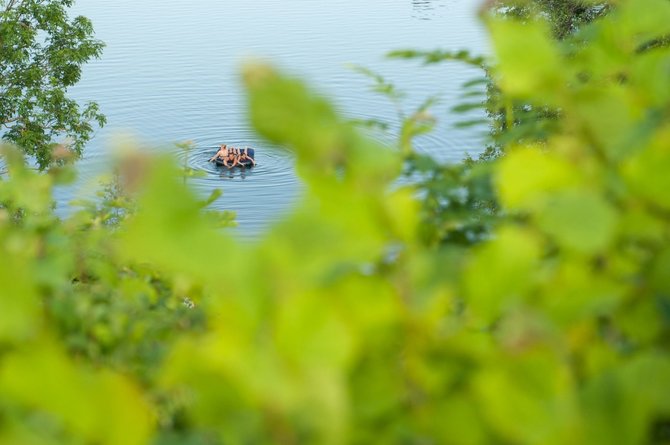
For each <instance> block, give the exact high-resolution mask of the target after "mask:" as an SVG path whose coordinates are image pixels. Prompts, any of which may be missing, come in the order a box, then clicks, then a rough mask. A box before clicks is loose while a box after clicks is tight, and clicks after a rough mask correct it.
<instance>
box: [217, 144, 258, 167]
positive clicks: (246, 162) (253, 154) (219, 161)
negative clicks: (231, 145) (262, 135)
mask: <svg viewBox="0 0 670 445" xmlns="http://www.w3.org/2000/svg"><path fill="white" fill-rule="evenodd" d="M241 151H242V153H244V150H241ZM247 156H249V157H250V158H251V159H253V160H256V152H255V151H254V149H253V148H247ZM214 162H215V163H216V165H220V166H222V167H225V165H224V163H223V159H219V158H216V159H214ZM237 165H239V166H240V167H253V166H254V163H253V162H251V161H250V160H249V159H243V160H241V161H240V162H238V163H237Z"/></svg>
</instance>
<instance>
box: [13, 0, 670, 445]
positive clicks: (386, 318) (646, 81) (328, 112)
mask: <svg viewBox="0 0 670 445" xmlns="http://www.w3.org/2000/svg"><path fill="white" fill-rule="evenodd" d="M485 20H486V23H487V26H488V28H489V30H490V32H491V35H492V39H493V42H494V49H495V54H496V61H495V63H493V64H491V66H490V68H489V69H490V74H491V76H492V77H491V78H492V80H493V82H494V87H495V89H496V90H497V91H498V94H499V95H500V97H499V99H500V101H501V103H503V104H504V103H507V104H508V105H509V106H508V107H506V108H505V110H504V113H503V114H502V116H503V121H504V122H505V123H506V127H502V128H498V129H497V130H498V133H505V134H508V135H510V134H511V136H509V137H506V138H505V137H497V138H496V141H495V143H496V144H498V146H497V148H496V150H497V151H498V152H499V153H501V154H502V155H501V156H499V157H496V156H494V157H492V158H491V159H489V160H486V161H483V162H475V163H468V164H466V165H463V166H448V167H445V166H440V165H437V164H436V163H434V162H433V161H432V160H430V159H427V158H423V157H420V156H418V155H416V154H413V153H412V151H411V144H408V145H403V147H405V149H404V150H403V151H401V152H395V151H392V150H389V149H388V148H387V147H382V146H379V145H378V144H377V143H375V142H373V141H371V140H368V139H366V138H364V137H363V136H361V135H360V134H359V133H358V132H357V130H356V129H355V128H354V127H353V126H352V125H351V124H350V123H348V122H346V121H345V120H344V119H343V118H341V117H340V116H338V115H336V113H335V112H334V111H333V108H332V107H331V105H330V104H329V102H328V101H327V100H325V99H323V98H320V97H318V96H316V95H314V94H313V93H312V92H310V91H309V90H308V89H307V88H306V87H305V86H304V85H303V84H302V83H301V82H300V81H298V80H295V79H290V78H286V77H284V76H282V75H281V74H280V73H278V72H276V71H275V70H273V69H272V68H271V67H269V66H265V65H254V66H248V67H247V68H246V69H245V71H244V74H243V75H244V80H245V84H246V86H247V88H248V97H249V99H248V101H249V109H250V119H251V122H252V123H253V125H254V126H255V128H256V129H257V131H258V132H259V133H260V134H262V135H263V136H264V137H265V138H267V139H268V140H270V141H272V142H274V143H277V144H281V145H284V146H288V147H290V148H291V149H292V150H294V151H295V153H296V163H297V165H296V168H297V171H298V173H299V175H300V176H301V178H302V179H303V180H304V182H305V184H306V191H305V195H304V197H303V199H302V201H301V202H300V203H299V204H298V205H297V206H296V208H295V210H294V211H293V213H292V214H291V216H289V217H287V218H286V220H284V221H283V222H281V223H279V224H277V225H276V226H274V227H273V228H272V229H271V230H270V231H269V232H268V233H267V234H266V235H265V236H264V238H263V239H262V240H259V241H258V242H255V243H242V242H240V241H237V240H235V239H233V238H231V237H230V236H228V235H227V233H226V232H225V231H221V230H220V229H219V227H220V226H221V225H226V224H229V223H230V215H228V214H224V215H221V214H214V213H210V212H206V211H203V208H206V206H207V204H208V201H209V200H207V201H205V202H203V201H201V200H199V199H198V198H197V197H196V196H195V195H194V194H193V193H192V192H191V191H190V190H189V189H188V188H187V187H185V186H184V184H183V181H181V179H180V176H181V174H182V173H181V172H179V171H178V170H177V169H176V168H175V167H173V166H172V163H171V162H170V161H168V160H164V159H152V158H146V157H144V156H141V155H136V156H134V157H132V158H130V159H127V160H126V161H124V162H123V163H122V164H121V165H120V166H119V169H118V176H119V182H118V186H110V187H108V188H107V191H106V198H105V199H104V200H102V202H101V203H91V204H89V205H88V206H84V207H83V208H81V210H79V211H77V212H74V213H73V214H72V215H71V216H69V217H68V218H65V219H58V218H57V217H56V216H55V215H54V213H53V210H52V206H51V201H52V198H51V191H52V188H53V186H54V184H57V183H60V182H63V181H68V180H69V179H71V172H70V170H69V168H68V167H53V168H51V169H50V170H49V171H48V173H46V174H37V173H34V172H33V171H31V170H29V169H27V168H26V167H25V166H24V164H23V160H22V156H21V155H20V154H18V153H17V152H16V151H14V150H13V149H10V148H8V147H5V148H4V149H3V151H4V154H5V157H6V159H7V162H8V168H9V172H10V173H9V176H8V178H6V179H3V180H2V181H0V202H1V203H2V206H1V208H0V257H1V258H3V260H2V267H0V314H2V315H1V316H0V394H2V397H1V398H0V443H12V444H13V443H73V444H89V443H100V444H119V443H124V444H131V445H132V444H146V443H155V444H177V443H178V444H219V443H222V444H223V443H225V444H236V443H241V444H245V443H249V444H251V443H253V444H257V443H268V444H270V443H273V444H274V443H286V444H290V443H332V444H340V443H355V444H358V443H360V444H367V443H397V444H433V443H434V444H459V445H460V444H538V443H542V444H566V443H571V444H572V443H580V444H589V445H596V444H603V445H609V444H613V443H616V444H641V443H656V444H660V443H669V442H670V433H668V430H669V428H670V399H669V398H668V397H667V395H666V394H667V389H668V388H670V356H669V352H670V351H668V345H669V344H670V343H668V340H669V336H670V278H669V277H670V275H669V274H668V273H667V271H668V270H670V243H669V242H668V241H669V237H670V198H669V197H668V194H667V190H668V189H670V184H669V183H668V181H669V180H668V177H669V176H668V175H667V172H668V171H669V170H670V146H669V145H668V144H669V142H668V141H670V119H669V115H670V89H668V88H667V78H668V74H669V72H670V50H669V49H668V48H667V47H666V46H664V45H650V42H657V41H659V39H662V38H664V36H667V35H668V34H670V3H669V2H667V1H665V0H642V1H640V0H636V1H635V2H633V1H622V2H619V5H618V6H617V8H615V9H614V10H612V11H611V12H610V13H609V14H607V16H606V17H603V18H600V19H598V20H595V21H594V22H593V23H591V24H589V25H583V26H582V27H580V28H579V30H576V31H575V32H574V33H572V34H571V35H570V36H565V38H563V39H561V40H556V39H554V38H552V37H550V35H551V29H550V27H549V26H548V25H547V24H545V23H544V22H542V21H537V20H529V19H527V18H525V16H524V18H522V20H515V19H511V18H501V17H500V16H487V17H486V18H485ZM516 110H522V111H525V112H531V111H538V110H542V112H543V115H544V116H545V117H547V119H546V125H542V126H540V127H528V126H525V127H524V130H523V131H521V132H519V131H516V132H515V129H518V128H519V126H523V124H524V123H527V122H525V121H524V119H521V118H519V117H518V116H517V115H516V114H515V113H516ZM417 122H418V121H415V123H416V125H419V123H417ZM495 122H498V121H495ZM408 125H409V124H408ZM414 128H418V127H416V126H415V127H414ZM529 128H531V129H530V130H529ZM410 134H411V132H410ZM499 136H504V134H499ZM410 139H411V137H410ZM371 160H374V162H372V161H371ZM408 167H409V168H411V169H413V170H412V171H414V172H415V173H416V172H419V173H421V174H423V175H424V176H423V180H422V181H421V182H420V183H419V184H414V185H405V186H398V185H397V182H396V181H395V180H396V179H397V178H398V176H399V175H401V174H402V173H403V171H404V169H406V168H408ZM129 198H132V199H129ZM215 198H216V195H213V196H212V198H211V199H215ZM231 268H234V269H235V270H236V271H238V272H239V273H236V274H227V273H226V272H227V271H228V270H230V269H231ZM223 273H226V277H227V279H226V280H222V279H221V277H222V274H223ZM191 303H194V307H193V305H192V304H191Z"/></svg>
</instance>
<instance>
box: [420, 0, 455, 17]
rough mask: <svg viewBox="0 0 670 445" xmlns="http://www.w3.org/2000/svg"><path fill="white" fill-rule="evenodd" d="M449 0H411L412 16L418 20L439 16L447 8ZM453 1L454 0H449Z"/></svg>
mask: <svg viewBox="0 0 670 445" xmlns="http://www.w3.org/2000/svg"><path fill="white" fill-rule="evenodd" d="M448 1H449V0H412V11H413V13H412V17H413V18H415V19H419V20H431V19H433V18H435V17H439V16H440V15H441V14H443V13H444V11H445V10H446V8H447V3H448ZM450 1H452V2H453V1H454V0H450Z"/></svg>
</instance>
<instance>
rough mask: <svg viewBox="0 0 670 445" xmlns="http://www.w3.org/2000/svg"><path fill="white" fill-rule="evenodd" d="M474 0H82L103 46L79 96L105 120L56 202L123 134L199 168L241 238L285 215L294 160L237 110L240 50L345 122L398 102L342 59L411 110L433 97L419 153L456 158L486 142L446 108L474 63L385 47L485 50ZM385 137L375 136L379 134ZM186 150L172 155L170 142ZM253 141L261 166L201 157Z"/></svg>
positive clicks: (88, 181)
mask: <svg viewBox="0 0 670 445" xmlns="http://www.w3.org/2000/svg"><path fill="white" fill-rule="evenodd" d="M479 3H480V0H329V1H317V0H254V1H249V0H220V1H214V0H191V1H188V2H165V1H164V0H113V1H112V0H104V1H103V0H78V2H77V5H76V6H75V8H74V9H75V13H77V14H82V15H85V16H87V17H89V18H91V19H92V20H93V23H94V25H95V29H96V34H97V37H98V38H99V39H101V40H103V41H104V42H106V44H107V47H106V48H105V51H104V54H103V56H102V58H101V59H100V60H97V61H94V62H91V63H90V64H89V65H87V66H86V68H85V70H84V76H83V79H82V81H81V83H80V84H79V85H77V87H76V88H75V89H74V90H73V91H72V94H73V95H74V97H76V98H78V99H80V100H82V101H85V100H95V101H97V102H98V103H99V104H100V106H101V108H102V111H103V112H104V113H105V114H106V115H107V118H108V124H107V126H106V127H105V128H104V129H102V130H100V131H99V132H98V133H97V135H96V137H95V139H94V140H93V141H92V142H91V143H90V144H89V146H88V148H87V149H86V151H85V156H84V159H83V160H82V161H81V162H80V164H79V170H80V177H81V179H80V180H79V182H78V183H77V184H76V185H75V186H73V187H68V188H64V189H62V190H60V191H59V192H58V193H57V200H58V202H59V205H60V207H61V208H64V207H65V206H66V203H67V202H69V201H71V200H73V199H77V198H81V197H88V196H90V194H91V192H92V190H94V189H96V188H97V183H98V175H99V174H100V173H101V172H102V171H104V170H105V167H106V165H107V164H108V162H109V160H110V158H111V157H112V156H113V150H115V149H116V147H118V146H119V145H120V144H119V142H118V141H119V140H120V139H127V138H129V137H130V138H131V139H132V140H134V141H136V142H138V143H139V144H140V145H141V146H146V147H162V148H161V149H162V150H166V151H174V152H175V154H176V155H177V156H178V157H180V160H181V161H182V162H185V163H188V164H189V165H190V167H192V168H194V169H197V170H201V171H203V172H204V173H205V176H204V177H203V178H198V179H193V180H191V183H192V184H193V186H194V187H195V188H196V190H197V191H198V193H201V194H202V195H208V194H209V193H210V192H211V190H212V189H214V188H221V189H222V190H223V192H224V195H223V198H221V199H220V200H219V201H217V203H215V205H214V207H216V208H219V209H228V210H234V211H236V212H237V219H238V222H239V224H240V227H239V228H238V229H235V230H237V231H238V232H239V233H240V234H241V235H243V236H252V235H255V234H258V233H260V232H262V231H263V229H264V228H265V227H267V225H268V224H269V223H271V222H273V221H275V220H276V219H278V218H280V217H281V215H282V214H284V213H285V212H287V211H288V210H290V208H291V203H292V202H293V201H294V200H295V199H296V198H297V197H298V196H299V193H300V189H301V184H300V180H299V179H298V178H297V177H296V175H295V172H294V168H293V159H292V157H291V155H290V154H289V153H287V152H284V151H278V150H273V149H272V148H271V147H269V146H268V145H267V144H266V143H264V142H263V141H262V140H261V139H260V138H259V137H258V136H256V135H255V134H254V133H253V131H252V130H251V128H250V126H249V124H248V123H247V119H246V104H245V94H244V90H243V89H242V87H241V84H240V79H239V68H240V65H241V64H242V63H243V62H244V61H245V60H246V59H248V58H250V57H254V58H262V59H267V60H269V61H271V62H272V63H274V64H276V65H278V66H279V67H281V68H282V69H284V70H285V71H287V72H289V73H291V74H294V75H297V76H301V77H303V78H304V79H306V80H307V81H308V82H309V84H310V85H311V87H312V88H313V89H314V90H317V91H319V92H320V93H322V94H324V95H326V96H328V97H331V98H332V99H333V100H334V102H335V103H336V105H337V107H338V108H339V109H340V111H341V112H342V113H344V114H345V115H346V116H348V117H350V118H355V119H358V118H366V119H367V118H378V119H383V120H387V121H389V122H395V121H394V119H395V114H394V113H395V112H394V110H393V107H391V106H389V104H388V103H387V102H386V101H385V99H384V98H381V97H378V96H376V95H374V94H373V93H371V92H369V88H368V86H369V81H368V80H367V79H365V78H363V77H361V75H359V74H356V73H354V72H353V71H352V70H351V69H349V68H348V66H349V65H350V64H357V65H362V66H365V67H368V68H372V69H374V70H376V71H378V72H379V73H381V74H382V75H384V76H385V77H386V78H387V79H389V80H391V81H393V82H394V83H395V84H396V85H397V86H398V87H399V88H400V89H403V90H405V91H406V92H407V93H408V94H407V99H406V108H407V109H408V110H410V109H411V108H412V106H416V105H417V104H418V103H420V102H421V101H422V100H423V99H425V98H426V97H427V96H430V95H432V94H435V93H440V95H441V98H442V101H441V103H440V105H438V106H437V107H436V108H435V109H434V110H433V112H434V114H435V115H436V116H437V117H438V118H439V119H440V124H439V126H438V128H437V129H436V131H435V132H434V133H433V134H431V135H428V136H425V137H422V138H420V139H418V140H417V149H418V150H420V151H422V152H426V153H430V154H432V155H434V156H436V157H437V158H439V159H441V160H443V161H458V160H460V159H462V158H463V156H464V155H465V154H466V153H471V154H476V153H477V152H478V151H479V150H480V149H481V139H480V135H479V133H478V132H476V131H472V130H469V131H464V130H457V129H454V128H453V123H454V122H455V120H457V119H458V117H457V116H454V115H452V114H450V113H449V108H450V107H451V106H453V105H454V103H456V102H457V100H458V94H459V87H460V85H461V84H462V83H464V82H465V81H467V80H469V79H471V78H473V77H475V76H477V75H478V74H479V73H477V71H475V70H473V69H471V68H467V67H465V66H461V65H459V64H444V65H441V66H432V67H420V66H419V65H418V64H417V63H415V62H408V61H392V60H387V59H385V58H384V54H386V53H387V52H388V51H390V50H393V49H399V48H416V49H436V48H443V49H453V50H455V49H469V50H471V51H473V52H475V53H486V52H487V40H486V36H485V33H484V31H483V29H482V27H481V25H480V24H479V23H478V21H477V19H476V15H475V11H476V8H477V6H478V5H479ZM377 137H379V138H380V139H383V136H381V135H380V136H377ZM183 140H191V141H194V143H195V146H196V148H195V150H193V151H192V152H191V153H190V154H189V155H188V156H185V155H183V154H181V153H179V150H178V149H176V148H175V147H174V145H173V143H174V142H176V141H183ZM224 142H225V143H228V144H232V145H234V146H250V147H255V148H256V151H257V161H258V164H259V165H258V166H257V167H256V168H254V169H252V170H247V171H245V172H243V171H241V170H235V171H233V172H229V171H227V170H223V169H221V168H217V167H215V166H214V165H212V164H208V163H207V162H206V161H207V159H208V158H209V157H210V156H211V155H212V154H213V151H214V147H216V146H217V145H218V144H220V143H224Z"/></svg>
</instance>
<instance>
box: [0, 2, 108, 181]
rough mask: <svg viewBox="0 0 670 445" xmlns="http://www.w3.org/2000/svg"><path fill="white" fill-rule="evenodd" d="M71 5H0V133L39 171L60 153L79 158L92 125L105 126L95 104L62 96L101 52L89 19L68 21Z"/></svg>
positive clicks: (51, 3)
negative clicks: (24, 154)
mask: <svg viewBox="0 0 670 445" xmlns="http://www.w3.org/2000/svg"><path fill="white" fill-rule="evenodd" d="M72 3H73V2H72V0H49V1H46V2H45V1H38V0H2V1H0V134H1V135H2V138H3V139H4V140H6V141H11V142H13V143H15V144H17V145H19V146H20V147H21V148H22V149H23V150H24V152H25V153H26V154H28V155H30V156H32V157H34V159H35V161H36V162H37V165H38V166H39V168H40V169H45V168H46V167H48V166H49V165H51V164H53V163H58V162H59V160H60V157H59V155H58V152H59V151H62V150H63V149H64V148H66V149H67V150H68V151H69V152H70V156H75V157H76V156H80V155H81V153H82V150H83V148H84V146H85V144H86V142H87V141H88V140H89V139H90V138H91V136H92V134H93V131H94V124H97V125H99V126H103V125H104V124H105V116H104V115H103V114H101V113H100V111H99V108H98V105H97V104H96V103H95V102H89V103H87V104H85V105H84V106H83V107H82V106H80V105H79V104H78V103H77V102H76V101H75V100H73V99H71V98H69V97H68V96H67V90H68V88H69V87H71V86H73V85H75V84H76V83H77V82H78V81H79V80H80V78H81V69H82V65H84V64H85V63H86V62H88V61H89V60H91V59H94V58H97V57H99V56H100V54H101V52H102V49H103V47H104V44H103V43H102V42H101V41H99V40H96V39H95V38H94V37H93V25H92V24H91V21H90V20H88V19H87V18H85V17H82V16H78V17H75V18H72V19H71V18H70V17H69V16H68V14H67V8H69V7H70V6H71V5H72ZM61 146H62V147H64V148H60V150H59V149H58V148H57V147H61Z"/></svg>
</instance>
